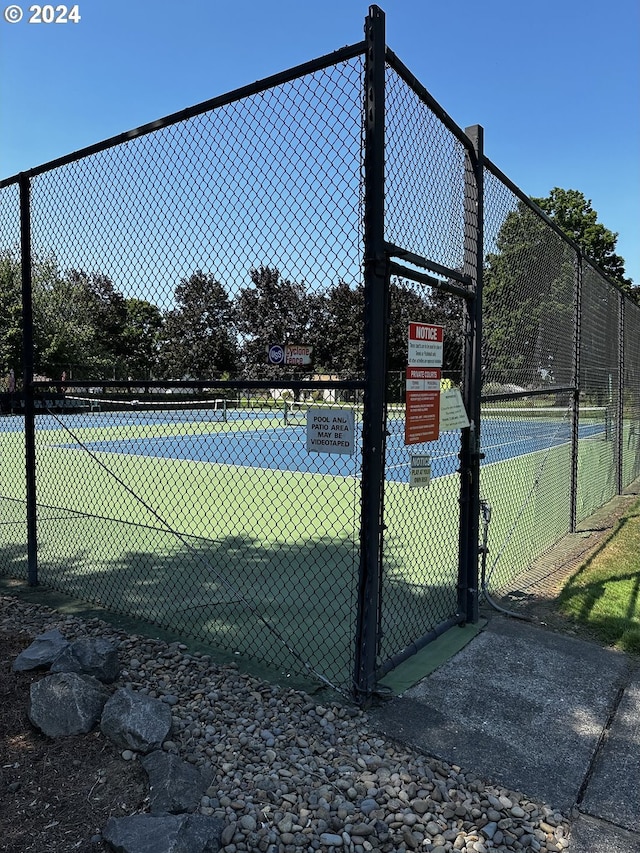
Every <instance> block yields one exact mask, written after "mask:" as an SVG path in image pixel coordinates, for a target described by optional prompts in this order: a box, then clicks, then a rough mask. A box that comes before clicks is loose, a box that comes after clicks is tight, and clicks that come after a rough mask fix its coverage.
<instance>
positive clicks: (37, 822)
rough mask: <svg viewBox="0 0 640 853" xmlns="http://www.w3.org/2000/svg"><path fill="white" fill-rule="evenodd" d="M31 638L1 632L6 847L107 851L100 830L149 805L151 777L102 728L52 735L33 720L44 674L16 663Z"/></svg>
mask: <svg viewBox="0 0 640 853" xmlns="http://www.w3.org/2000/svg"><path fill="white" fill-rule="evenodd" d="M29 643H30V639H28V638H26V637H23V636H18V637H16V636H13V635H10V634H7V633H5V632H3V631H0V827H2V830H1V831H0V851H3V853H30V851H33V853H42V851H45V850H46V851H47V853H70V851H80V853H85V851H86V852H87V853H89V851H91V853H98V851H106V850H107V849H108V848H107V846H106V845H105V844H103V842H102V841H101V840H100V839H99V837H98V836H99V833H100V831H101V830H102V829H103V828H104V826H105V824H106V822H107V820H108V819H109V817H111V816H114V817H122V816H123V815H128V814H133V813H134V812H138V811H140V810H143V809H144V805H145V797H146V795H147V789H148V785H147V780H146V775H145V774H144V771H143V770H142V768H141V767H140V766H139V764H138V763H137V762H127V761H124V760H123V759H122V757H121V756H120V753H119V752H118V750H117V749H116V747H115V746H114V745H113V744H112V743H111V742H110V741H109V740H107V739H106V738H105V737H104V736H103V735H102V734H101V733H100V732H99V731H96V732H92V733H90V734H88V735H78V736H75V737H66V738H56V739H55V740H54V739H51V738H48V737H45V736H44V735H43V734H41V733H40V732H38V731H37V730H36V729H35V728H34V727H33V726H32V725H31V723H30V722H29V718H28V716H27V709H28V703H29V688H30V685H31V684H32V683H33V682H34V681H37V680H39V679H41V678H44V677H45V673H43V672H35V673H34V672H26V673H25V672H13V671H12V669H11V665H12V664H13V661H14V660H15V659H16V657H17V656H18V654H19V653H20V652H21V651H23V650H24V649H25V648H26V647H27V646H28V645H29Z"/></svg>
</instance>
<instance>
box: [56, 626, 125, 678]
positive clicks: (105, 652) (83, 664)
mask: <svg viewBox="0 0 640 853" xmlns="http://www.w3.org/2000/svg"><path fill="white" fill-rule="evenodd" d="M51 672H78V673H81V674H82V675H91V676H93V677H94V678H97V679H98V681H102V682H103V683H104V684H111V683H112V682H113V681H115V680H116V678H117V677H118V675H120V661H119V659H118V650H117V648H116V646H115V645H114V644H113V643H112V642H110V641H109V640H105V639H104V638H103V637H81V638H80V639H79V640H76V641H75V642H73V643H69V644H67V647H66V648H64V649H63V650H62V651H61V652H60V654H59V655H58V657H57V658H56V659H55V661H54V662H53V664H52V666H51Z"/></svg>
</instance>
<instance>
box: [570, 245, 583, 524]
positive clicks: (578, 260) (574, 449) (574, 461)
mask: <svg viewBox="0 0 640 853" xmlns="http://www.w3.org/2000/svg"><path fill="white" fill-rule="evenodd" d="M573 270H574V271H573V282H574V318H573V367H572V372H573V377H572V385H573V392H572V395H571V493H570V496H569V532H570V533H575V532H576V528H577V526H578V452H579V438H580V349H581V346H582V334H581V331H582V325H581V324H582V255H581V254H580V252H576V254H575V260H574V267H573Z"/></svg>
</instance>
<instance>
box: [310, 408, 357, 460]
mask: <svg viewBox="0 0 640 853" xmlns="http://www.w3.org/2000/svg"><path fill="white" fill-rule="evenodd" d="M355 435H356V431H355V416H354V413H353V411H351V410H350V409H324V408H323V409H309V411H308V412H307V451H309V452H314V453H342V454H346V455H348V456H352V455H353V451H354V449H355Z"/></svg>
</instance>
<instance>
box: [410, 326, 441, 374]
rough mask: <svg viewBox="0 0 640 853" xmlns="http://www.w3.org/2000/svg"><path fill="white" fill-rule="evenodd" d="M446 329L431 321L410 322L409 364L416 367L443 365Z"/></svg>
mask: <svg viewBox="0 0 640 853" xmlns="http://www.w3.org/2000/svg"><path fill="white" fill-rule="evenodd" d="M443 350H444V329H443V328H442V326H434V325H432V324H431V323H409V359H408V364H410V365H412V366H415V367H442V356H443Z"/></svg>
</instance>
